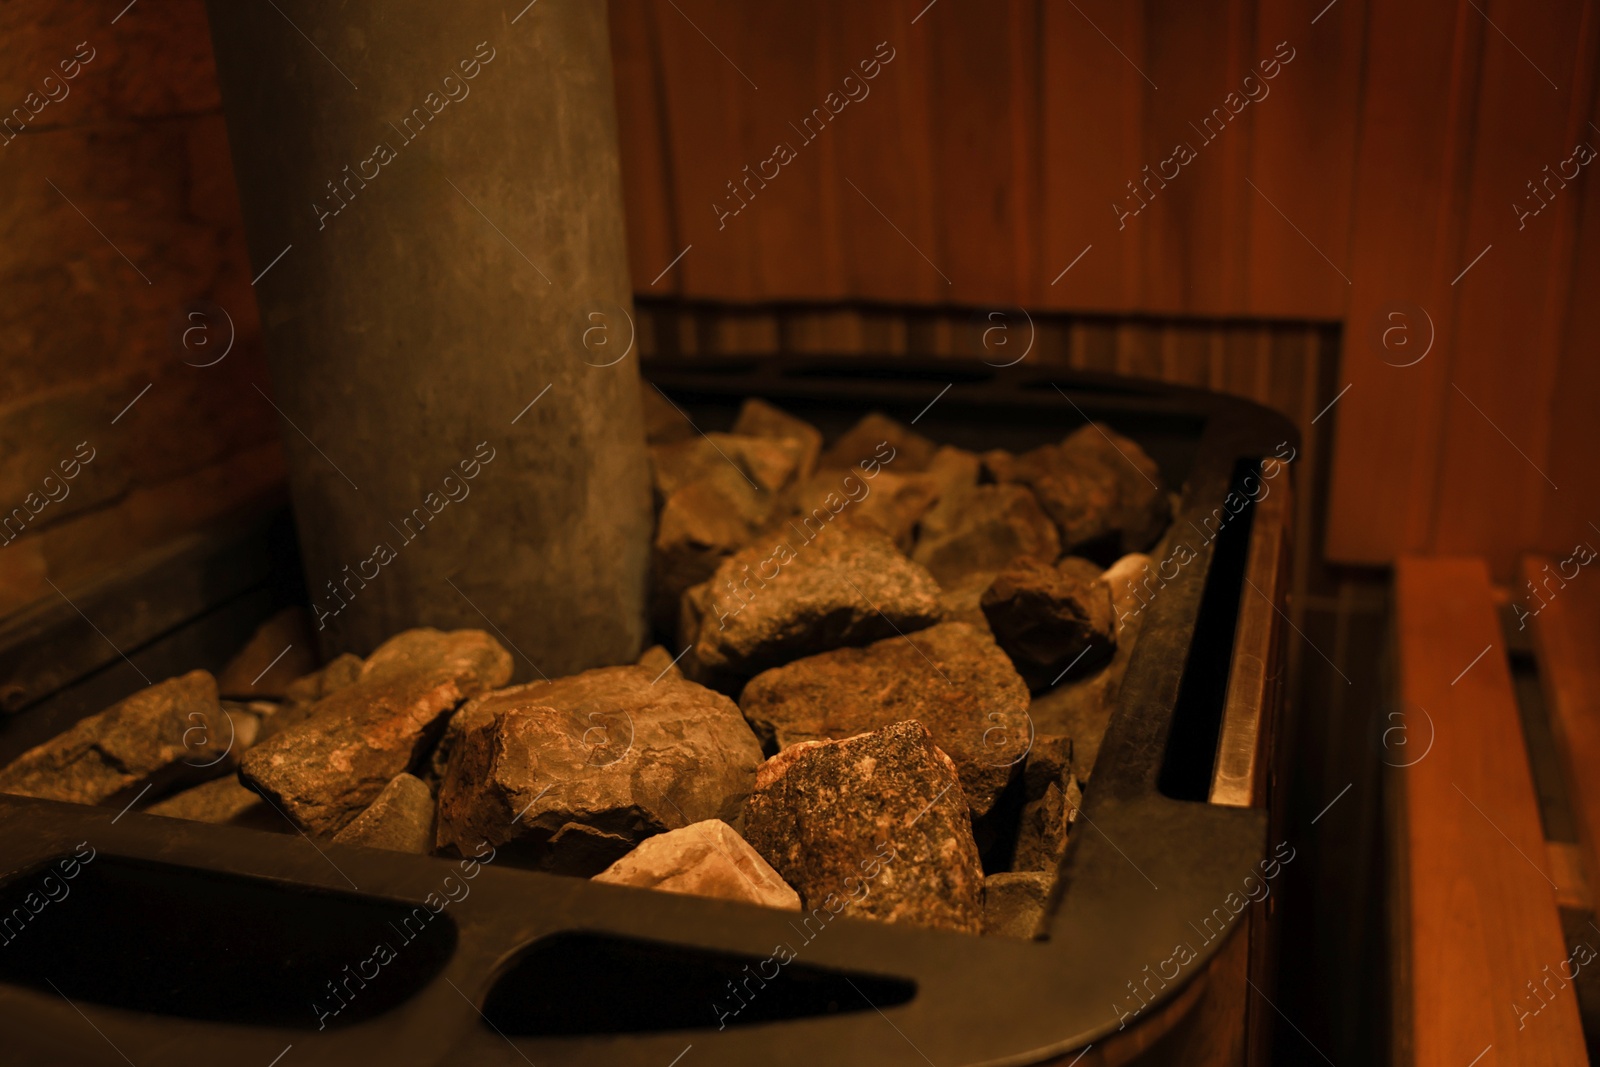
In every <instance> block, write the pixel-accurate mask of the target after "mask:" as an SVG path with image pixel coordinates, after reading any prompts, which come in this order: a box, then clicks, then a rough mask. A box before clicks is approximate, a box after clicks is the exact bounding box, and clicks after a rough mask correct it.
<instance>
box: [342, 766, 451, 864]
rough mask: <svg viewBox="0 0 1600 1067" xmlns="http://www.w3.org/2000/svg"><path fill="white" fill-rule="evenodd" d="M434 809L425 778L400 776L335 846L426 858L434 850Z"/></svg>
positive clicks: (359, 817)
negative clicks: (378, 850)
mask: <svg viewBox="0 0 1600 1067" xmlns="http://www.w3.org/2000/svg"><path fill="white" fill-rule="evenodd" d="M433 809H434V804H433V794H432V793H431V792H430V791H429V790H428V786H427V784H426V783H425V782H423V781H422V779H420V778H416V777H413V776H412V775H409V774H397V775H395V777H394V778H393V779H391V780H390V782H389V784H388V785H386V786H384V787H383V792H381V793H379V794H378V795H377V797H376V798H375V799H374V800H373V801H372V803H371V804H369V805H367V810H366V811H363V812H362V813H361V814H360V815H357V816H356V817H355V819H354V821H352V822H351V823H350V824H349V825H348V826H346V827H345V828H344V829H343V830H340V831H339V832H338V833H337V834H335V835H334V836H333V843H334V844H336V845H365V846H366V847H367V848H386V849H389V850H390V851H392V852H417V853H421V854H423V855H427V854H428V853H429V852H432V851H433Z"/></svg>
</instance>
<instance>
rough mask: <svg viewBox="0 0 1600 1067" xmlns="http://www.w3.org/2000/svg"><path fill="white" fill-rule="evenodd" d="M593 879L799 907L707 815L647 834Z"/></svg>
mask: <svg viewBox="0 0 1600 1067" xmlns="http://www.w3.org/2000/svg"><path fill="white" fill-rule="evenodd" d="M594 880H595V881H597V882H605V883H607V884H609V885H631V886H638V887H640V888H643V889H660V890H662V891H664V892H667V893H688V894H690V895H691V896H698V897H715V898H717V899H719V900H738V901H743V902H744V903H747V904H762V905H765V906H766V907H769V908H786V909H789V910H791V911H793V910H798V909H799V907H800V896H799V894H797V893H796V892H795V891H794V890H793V889H791V888H789V886H788V885H786V884H785V883H784V881H783V879H782V878H780V877H778V872H777V871H775V870H773V869H772V866H771V864H769V863H767V861H766V860H764V859H762V858H761V854H760V853H759V852H757V851H756V850H755V849H753V848H751V847H750V846H749V844H748V843H746V841H745V839H744V838H742V837H740V836H739V835H738V833H737V832H736V831H735V830H734V829H733V827H731V826H729V825H728V824H727V823H725V822H723V821H722V820H720V819H706V820H704V821H703V822H697V823H691V824H690V825H688V826H684V827H680V828H679V829H677V830H668V831H667V832H666V833H664V834H657V835H656V836H655V837H651V838H647V839H645V841H644V842H643V843H642V844H640V845H639V847H638V848H635V849H634V850H633V851H632V852H630V853H628V854H627V855H626V856H624V857H622V858H621V859H620V860H618V861H617V862H615V863H613V864H612V865H611V866H609V867H607V868H606V869H605V870H603V871H601V872H600V873H599V874H597V875H595V876H594Z"/></svg>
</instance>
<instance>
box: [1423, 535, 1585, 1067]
mask: <svg viewBox="0 0 1600 1067" xmlns="http://www.w3.org/2000/svg"><path fill="white" fill-rule="evenodd" d="M1396 593H1397V596H1396V601H1397V629H1398V634H1399V644H1400V685H1401V697H1402V701H1403V708H1404V711H1405V712H1406V713H1407V719H1406V725H1407V728H1408V731H1409V732H1410V733H1411V734H1412V735H1413V736H1414V737H1416V738H1417V739H1418V740H1419V741H1420V739H1421V738H1422V737H1423V736H1424V735H1423V734H1422V733H1421V729H1422V726H1423V723H1424V721H1425V720H1424V716H1422V715H1419V714H1418V712H1422V713H1425V719H1426V721H1431V723H1432V730H1431V734H1432V739H1433V744H1432V748H1431V749H1429V750H1428V752H1427V755H1426V756H1424V757H1422V758H1420V759H1417V760H1416V761H1415V762H1414V763H1412V764H1411V765H1410V766H1409V767H1407V768H1406V769H1405V771H1404V775H1405V791H1406V813H1405V840H1406V845H1407V851H1408V864H1407V865H1408V868H1409V872H1410V901H1409V910H1408V919H1409V923H1408V925H1409V934H1410V953H1411V977H1412V983H1411V997H1410V1001H1411V1010H1412V1022H1411V1030H1412V1037H1413V1041H1414V1048H1415V1053H1416V1059H1415V1062H1416V1063H1417V1064H1419V1065H1421V1067H1434V1065H1438V1067H1461V1065H1463V1064H1468V1063H1471V1062H1473V1061H1474V1059H1475V1058H1477V1057H1480V1056H1481V1055H1482V1054H1483V1053H1484V1051H1485V1050H1486V1049H1488V1048H1490V1047H1492V1048H1493V1050H1494V1060H1493V1061H1492V1062H1495V1063H1517V1064H1522V1065H1525V1067H1543V1065H1549V1067H1557V1065H1560V1067H1571V1065H1574V1064H1582V1063H1585V1062H1587V1060H1586V1055H1585V1052H1584V1041H1583V1032H1582V1028H1581V1026H1580V1024H1579V1020H1578V1004H1577V998H1576V996H1575V995H1574V993H1573V990H1572V987H1571V986H1570V985H1564V986H1562V987H1561V988H1559V989H1556V990H1553V991H1551V993H1550V996H1551V999H1550V1000H1549V1001H1548V1002H1544V1003H1543V1006H1542V1007H1540V1004H1541V1002H1538V1001H1532V1002H1530V1003H1529V1004H1527V1006H1526V1010H1527V1013H1528V1014H1532V1013H1533V1012H1534V1010H1535V1009H1538V1012H1537V1017H1536V1018H1531V1019H1530V1018H1528V1017H1527V1016H1526V1015H1521V1014H1519V1013H1518V1011H1517V1010H1516V1006H1517V1005H1520V1004H1522V1003H1523V1001H1524V1000H1525V999H1526V998H1528V997H1529V994H1528V991H1527V987H1526V985H1525V983H1527V982H1530V981H1534V980H1536V979H1537V978H1539V977H1540V976H1541V974H1542V973H1543V969H1544V968H1545V967H1546V966H1549V967H1551V968H1555V967H1557V966H1558V965H1559V964H1560V963H1561V962H1562V961H1564V960H1566V959H1567V949H1566V946H1565V943H1564V941H1563V938H1562V932H1561V925H1560V921H1559V917H1558V915H1557V912H1556V906H1555V897H1556V888H1555V886H1554V884H1553V883H1552V881H1551V880H1550V878H1549V876H1548V873H1547V872H1546V871H1545V870H1544V868H1543V867H1542V866H1540V865H1539V864H1538V862H1537V861H1538V860H1541V859H1545V855H1546V854H1545V848H1544V837H1543V834H1542V832H1541V830H1540V826H1539V812H1538V806H1537V801H1536V799H1535V794H1534V787H1533V778H1532V774H1531V772H1530V770H1529V768H1528V757H1527V747H1526V744H1525V742H1524V740H1523V736H1522V728H1521V725H1520V722H1519V719H1518V715H1517V708H1516V702H1515V701H1516V698H1515V696H1514V694H1513V692H1512V689H1511V674H1510V668H1509V666H1508V664H1507V661H1506V658H1505V652H1504V641H1503V638H1502V636H1501V634H1500V630H1499V623H1498V620H1497V617H1496V614H1495V607H1494V601H1493V595H1492V592H1491V589H1490V585H1489V573H1488V569H1487V568H1486V567H1485V565H1484V564H1483V562H1482V561H1481V560H1477V559H1431V560H1425V559H1419V558H1415V557H1404V558H1402V559H1401V560H1400V561H1399V564H1398V566H1397V568H1396ZM1519 1022H1520V1023H1521V1025H1519Z"/></svg>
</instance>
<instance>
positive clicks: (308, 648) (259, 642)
mask: <svg viewBox="0 0 1600 1067" xmlns="http://www.w3.org/2000/svg"><path fill="white" fill-rule="evenodd" d="M317 663H318V660H317V651H316V641H315V639H314V638H313V637H312V634H311V619H310V616H308V615H307V614H306V610H305V608H302V607H298V606H297V607H289V608H284V609H283V610H282V611H280V612H278V613H277V614H276V615H273V616H272V617H271V618H270V619H268V620H267V621H266V622H264V623H262V624H261V625H260V626H259V627H257V628H256V632H255V633H254V634H252V635H251V636H250V640H248V641H246V642H245V645H244V647H243V648H241V649H240V650H239V651H238V652H236V653H234V656H233V659H231V660H229V661H228V665H227V666H226V667H224V668H223V669H222V673H221V674H219V675H217V692H218V693H220V694H222V695H223V696H224V697H232V698H234V699H236V700H252V699H258V698H261V697H270V698H274V699H282V698H283V696H284V694H285V692H286V691H287V690H288V688H289V686H290V684H291V683H293V682H294V681H295V680H296V679H297V678H299V677H301V676H302V675H305V674H308V673H310V672H311V671H314V670H316V669H317Z"/></svg>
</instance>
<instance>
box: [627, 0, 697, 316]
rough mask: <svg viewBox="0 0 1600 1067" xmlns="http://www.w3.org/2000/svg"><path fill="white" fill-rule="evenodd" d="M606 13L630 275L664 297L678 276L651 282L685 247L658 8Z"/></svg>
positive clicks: (634, 4)
mask: <svg viewBox="0 0 1600 1067" xmlns="http://www.w3.org/2000/svg"><path fill="white" fill-rule="evenodd" d="M609 11H610V25H611V60H612V77H613V81H615V82H616V87H617V89H616V92H617V147H618V149H619V151H620V154H621V156H622V203H623V210H624V212H625V213H626V217H627V225H628V272H629V276H630V277H631V278H632V281H633V288H634V291H635V292H645V291H650V292H651V293H652V295H660V294H663V293H670V292H673V291H674V290H675V289H676V287H677V278H676V276H675V275H674V274H672V273H668V275H667V276H666V277H665V278H662V279H661V281H660V283H659V284H657V285H656V286H654V287H652V286H651V284H650V283H651V281H652V280H653V279H654V278H655V277H656V276H657V275H658V274H659V273H660V272H661V269H662V268H663V267H665V266H666V265H667V264H668V263H671V262H672V257H673V256H675V255H677V254H678V252H679V251H680V250H681V249H682V248H683V245H681V244H679V243H677V235H676V234H675V233H674V221H675V219H674V206H673V203H672V171H671V169H670V166H671V158H670V156H669V153H668V149H667V144H666V132H667V123H666V114H665V111H664V109H663V107H662V99H663V94H662V89H663V87H662V84H661V55H660V53H661V44H660V40H659V37H658V35H657V32H656V25H655V20H656V17H657V16H656V9H655V5H653V4H651V3H649V2H648V0H612V2H611V7H610V9H609ZM669 14H670V12H669Z"/></svg>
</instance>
